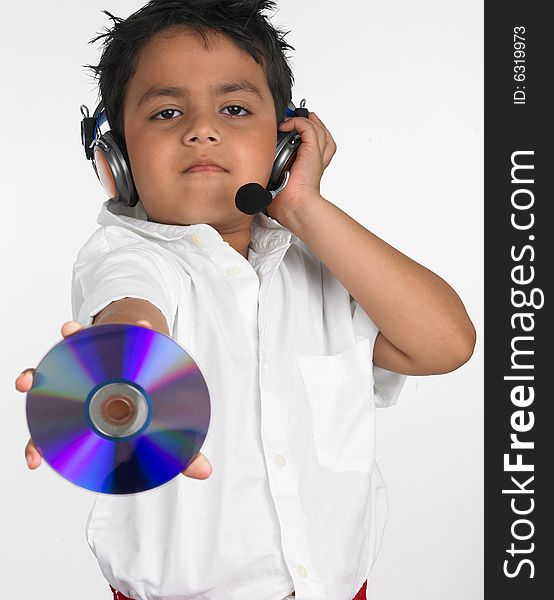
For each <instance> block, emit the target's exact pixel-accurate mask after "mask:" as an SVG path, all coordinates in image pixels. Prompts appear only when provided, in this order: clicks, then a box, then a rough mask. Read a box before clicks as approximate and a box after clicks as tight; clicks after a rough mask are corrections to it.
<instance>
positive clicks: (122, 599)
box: [110, 581, 367, 600]
mask: <svg viewBox="0 0 554 600" xmlns="http://www.w3.org/2000/svg"><path fill="white" fill-rule="evenodd" d="M366 587H367V581H364V584H363V585H362V587H361V588H360V590H359V591H358V593H357V594H356V595H355V596H354V598H353V600H365V596H366ZM110 589H111V590H112V592H113V600H132V598H129V596H124V595H123V594H122V593H121V592H118V591H117V590H116V589H114V588H113V587H112V586H111V585H110Z"/></svg>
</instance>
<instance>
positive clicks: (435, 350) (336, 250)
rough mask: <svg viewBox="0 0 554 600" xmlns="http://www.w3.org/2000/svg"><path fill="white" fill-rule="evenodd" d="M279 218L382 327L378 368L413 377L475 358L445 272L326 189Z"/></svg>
mask: <svg viewBox="0 0 554 600" xmlns="http://www.w3.org/2000/svg"><path fill="white" fill-rule="evenodd" d="M292 205H293V203H291V206H292ZM279 220H280V221H281V223H282V224H283V225H285V226H286V227H287V228H288V229H290V231H292V233H294V234H295V235H296V236H298V237H299V238H300V239H301V240H302V241H303V242H304V243H305V244H306V245H307V246H308V247H309V248H310V249H311V250H312V252H313V253H314V254H315V255H316V256H317V257H318V258H319V259H320V260H321V261H322V262H323V263H324V264H325V265H326V266H327V268H328V269H329V270H330V271H331V272H332V273H333V274H334V275H335V277H336V278H337V279H338V280H339V281H340V282H341V284H342V285H343V286H344V287H345V288H346V289H347V290H348V291H349V292H350V294H351V295H352V296H353V297H354V299H355V300H357V301H358V302H359V304H360V305H361V307H362V308H363V309H364V311H365V313H366V314H367V315H368V316H369V317H370V319H371V320H372V321H373V322H374V323H375V325H376V326H377V327H378V329H379V331H380V333H379V335H378V336H377V339H376V341H375V346H374V352H373V362H374V364H375V365H377V366H379V367H382V368H385V369H388V370H390V371H395V372H397V373H404V374H406V375H432V374H439V373H447V372H449V371H453V370H454V369H457V368H458V367H460V366H461V365H462V364H464V363H465V362H467V361H468V360H469V358H470V357H471V355H472V353H473V349H474V346H475V329H474V327H473V324H472V322H471V320H470V319H469V317H468V315H467V312H466V310H465V307H464V305H463V303H462V301H461V300H460V298H459V297H458V295H457V294H456V292H455V291H454V290H453V289H452V288H451V287H450V286H449V285H448V284H447V283H446V281H444V280H443V279H441V278H440V277H439V276H438V275H436V274H435V273H433V272H432V271H430V270H429V269H427V268H425V267H423V266H422V265H420V264H418V263H417V262H415V261H414V260H412V259H411V258H409V257H408V256H406V255H404V254H402V253H401V252H399V251H398V250H396V249H395V248H393V247H392V246H390V245H389V244H387V243H386V242H384V241H383V240H381V239H380V238H378V237H377V236H376V235H374V234H373V233H371V232H370V231H368V230H367V229H366V228H365V227H363V226H362V225H361V224H360V223H358V222H357V221H356V220H354V219H353V218H352V217H350V216H349V215H347V214H346V213H345V212H343V211H342V210H341V209H340V208H338V207H337V206H335V205H334V204H332V203H331V202H329V201H327V200H325V198H323V197H322V196H321V195H319V194H313V195H311V196H309V197H306V198H305V199H303V201H302V202H301V203H300V202H299V203H297V208H296V209H294V208H291V209H290V210H289V212H288V214H286V218H285V215H281V216H280V218H279Z"/></svg>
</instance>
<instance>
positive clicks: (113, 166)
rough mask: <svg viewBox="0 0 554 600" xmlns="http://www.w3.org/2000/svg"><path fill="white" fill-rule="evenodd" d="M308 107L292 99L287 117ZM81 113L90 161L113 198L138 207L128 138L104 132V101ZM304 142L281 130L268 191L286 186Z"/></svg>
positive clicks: (301, 113)
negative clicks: (92, 111)
mask: <svg viewBox="0 0 554 600" xmlns="http://www.w3.org/2000/svg"><path fill="white" fill-rule="evenodd" d="M305 106H306V99H305V98H304V99H302V101H301V102H300V108H296V107H295V106H294V104H293V103H292V101H291V102H290V103H289V105H288V107H287V109H286V111H285V117H306V118H307V117H308V113H309V111H308V109H307V108H305ZM81 114H82V115H83V119H82V121H81V143H82V145H83V147H84V149H85V156H86V157H87V160H90V161H92V166H93V167H94V172H95V173H96V176H97V177H98V179H99V180H100V183H101V184H102V187H103V188H104V190H105V192H106V193H107V194H108V196H109V198H110V199H111V200H114V201H115V202H121V203H122V204H123V205H124V206H135V205H136V204H137V202H138V201H139V196H138V193H137V190H136V187H135V182H134V181H133V175H132V173H131V166H130V165H131V163H130V162H129V155H128V153H127V147H126V145H125V140H124V139H123V138H122V137H121V136H120V135H119V134H117V133H116V132H115V131H106V132H105V133H102V132H101V131H100V126H101V125H102V124H103V123H104V122H105V121H107V116H106V111H105V108H104V102H103V101H100V103H99V104H98V106H97V107H96V109H95V111H94V113H93V115H92V117H89V110H88V108H87V107H86V106H85V105H84V104H82V105H81ZM301 143H302V140H301V138H300V134H299V133H298V132H296V131H294V130H293V131H279V130H278V131H277V147H276V149H275V158H274V160H273V168H272V170H271V176H270V178H269V182H268V185H267V188H266V189H267V190H275V189H278V188H279V187H280V186H281V185H282V182H283V179H285V174H286V172H287V171H290V169H291V167H292V164H293V162H294V159H295V158H296V154H297V152H298V148H299V147H300V144H301ZM287 179H288V174H287ZM285 185H286V181H285ZM260 187H261V186H260Z"/></svg>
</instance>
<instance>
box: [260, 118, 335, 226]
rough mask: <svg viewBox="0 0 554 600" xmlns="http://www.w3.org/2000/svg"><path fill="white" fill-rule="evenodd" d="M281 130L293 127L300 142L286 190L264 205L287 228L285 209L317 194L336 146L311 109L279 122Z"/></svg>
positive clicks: (270, 214)
mask: <svg viewBox="0 0 554 600" xmlns="http://www.w3.org/2000/svg"><path fill="white" fill-rule="evenodd" d="M279 130H280V131H292V130H295V131H297V132H298V133H299V134H300V137H301V138H302V143H301V144H300V146H299V148H298V152H297V155H296V158H295V160H294V163H293V165H292V167H291V170H290V176H289V181H288V183H287V185H286V186H285V189H284V190H283V191H282V192H280V193H279V194H277V196H276V197H275V198H274V200H273V201H272V202H271V204H270V205H269V206H268V207H267V209H266V210H267V214H268V215H269V216H270V217H271V218H272V219H276V220H277V221H279V223H281V224H282V225H284V226H285V227H286V219H287V211H288V210H290V209H291V207H292V206H294V207H295V208H296V207H297V206H298V204H300V203H302V202H303V201H304V200H305V199H306V198H312V197H314V196H319V195H320V193H319V185H320V183H321V177H322V175H323V171H324V170H325V169H326V168H327V166H328V164H329V163H330V162H331V158H333V156H334V154H335V152H336V151H337V145H336V144H335V140H334V139H333V136H332V135H331V134H330V133H329V130H328V129H327V127H325V125H324V124H323V122H322V121H321V120H320V118H319V117H318V116H317V115H316V114H315V113H314V112H310V113H309V115H308V118H307V119H306V118H305V117H291V118H290V119H288V120H287V121H283V123H281V125H279Z"/></svg>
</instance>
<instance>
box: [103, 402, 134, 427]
mask: <svg viewBox="0 0 554 600" xmlns="http://www.w3.org/2000/svg"><path fill="white" fill-rule="evenodd" d="M134 414H135V404H134V402H133V401H132V400H131V399H130V398H127V396H120V395H116V396H110V397H109V398H107V399H106V400H104V403H103V404H102V416H103V417H104V419H106V421H108V422H109V423H112V424H113V425H123V424H125V423H128V422H129V421H130V420H131V419H132V418H133V416H134Z"/></svg>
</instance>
